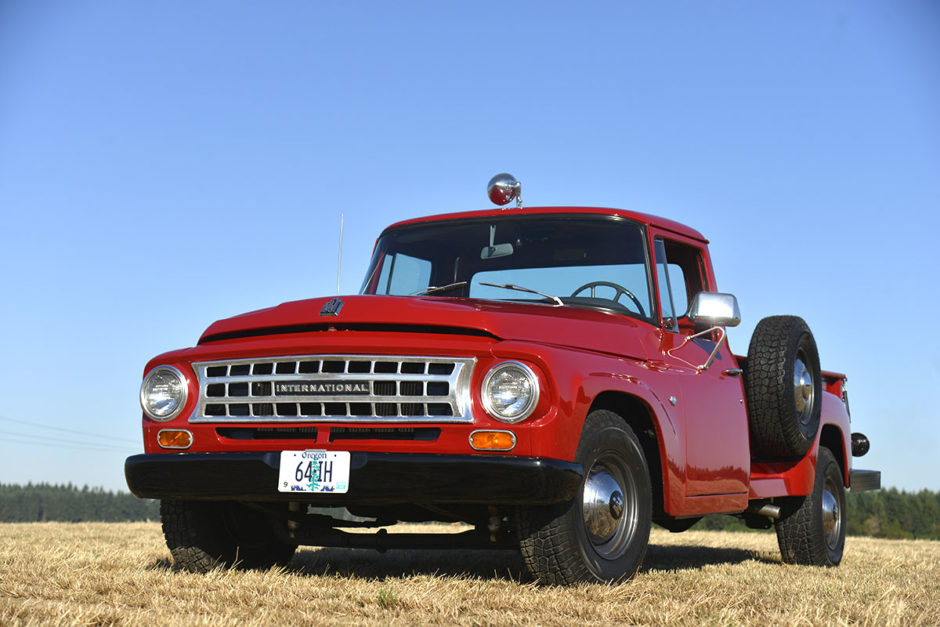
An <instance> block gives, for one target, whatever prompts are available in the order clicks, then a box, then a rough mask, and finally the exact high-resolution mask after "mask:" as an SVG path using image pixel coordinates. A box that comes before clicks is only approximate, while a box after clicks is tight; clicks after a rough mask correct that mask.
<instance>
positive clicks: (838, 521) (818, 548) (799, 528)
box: [774, 446, 845, 566]
mask: <svg viewBox="0 0 940 627" xmlns="http://www.w3.org/2000/svg"><path fill="white" fill-rule="evenodd" d="M774 526H775V527H776V529H777V544H779V545H780V554H781V556H782V557H783V561H784V562H786V563H787V564H803V565H806V566H838V565H839V562H841V561H842V552H843V550H844V549H845V485H844V483H843V481H842V469H841V467H840V466H839V462H837V461H836V458H835V456H834V455H833V454H832V452H831V451H830V450H829V449H828V448H826V447H824V446H820V447H819V455H818V456H817V458H816V479H815V482H814V484H813V491H812V492H811V493H809V494H808V495H806V496H800V497H792V498H791V499H789V500H787V501H786V502H784V507H783V516H782V517H781V518H780V520H778V521H777V522H776V524H775V525H774Z"/></svg>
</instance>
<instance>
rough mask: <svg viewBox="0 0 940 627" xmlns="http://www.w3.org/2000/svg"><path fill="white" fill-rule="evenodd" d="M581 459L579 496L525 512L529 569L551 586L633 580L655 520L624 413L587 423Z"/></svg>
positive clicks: (595, 415) (596, 416)
mask: <svg viewBox="0 0 940 627" xmlns="http://www.w3.org/2000/svg"><path fill="white" fill-rule="evenodd" d="M576 460H577V461H578V462H580V463H581V466H582V468H583V469H584V479H583V480H582V484H581V488H580V489H579V490H578V494H577V496H576V497H575V498H574V499H572V500H571V501H569V502H568V503H562V504H558V505H553V506H547V507H532V508H525V509H523V510H522V511H520V515H519V522H520V524H519V530H520V545H521V549H522V556H523V559H524V561H525V563H526V566H527V568H528V569H529V572H530V573H531V574H532V575H533V577H535V578H537V579H538V580H539V581H541V582H542V583H548V584H571V583H576V582H580V581H592V582H604V583H608V582H614V581H618V580H621V579H625V578H629V577H632V576H633V575H634V574H635V573H636V571H637V570H639V568H640V565H641V564H642V563H643V558H644V556H645V555H646V548H647V545H648V544H649V534H650V520H651V516H652V505H651V488H650V477H649V469H648V468H647V466H646V457H645V456H644V454H643V449H642V447H641V446H640V443H639V440H638V439H637V437H636V435H635V434H634V433H633V430H632V429H631V428H630V426H629V425H628V424H627V423H626V422H624V420H623V419H622V418H620V416H618V415H617V414H615V413H613V412H610V411H607V410H598V411H594V412H591V413H590V414H589V415H588V417H587V419H586V420H585V422H584V428H583V430H582V432H581V439H580V441H579V443H578V450H577V454H576Z"/></svg>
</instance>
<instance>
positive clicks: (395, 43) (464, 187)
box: [0, 0, 940, 490]
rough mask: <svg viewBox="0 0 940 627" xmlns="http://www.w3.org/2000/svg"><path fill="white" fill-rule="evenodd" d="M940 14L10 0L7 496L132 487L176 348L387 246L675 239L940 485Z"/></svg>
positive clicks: (799, 5)
mask: <svg viewBox="0 0 940 627" xmlns="http://www.w3.org/2000/svg"><path fill="white" fill-rule="evenodd" d="M938 59H940V5H938V4H937V3H936V2H932V1H930V0H910V1H906V2H894V3H887V2H874V1H865V0H862V1H857V0H853V1H833V2H827V3H817V2H787V3H783V2H779V3H770V2H762V3H754V2H709V3H699V2H672V3H633V2H611V3H603V2H600V3H579V4H578V5H575V3H548V2H532V3H505V2H500V3H483V2H475V3H462V4H458V3H430V2H429V3H411V2H404V3H386V2H359V3H337V2H330V3H327V2H313V1H305V2H301V1H295V2H231V1H228V2H218V1H216V2H209V1H207V2H198V3H193V2H165V3H128V2H117V1H107V0H102V1H97V2H80V1H79V2H53V1H46V0H29V1H26V0H22V1H14V0H0V216H2V221H0V281H2V288H3V290H2V292H3V301H2V303H3V305H2V307H0V328H2V332H0V356H2V357H3V359H2V360H0V482H4V483H14V482H18V483H25V482H27V481H49V482H57V483H64V482H68V481H71V482H73V483H76V484H79V485H82V484H89V485H94V486H103V487H105V488H107V489H124V488H125V486H124V480H123V460H124V458H125V457H126V456H127V455H130V454H133V453H135V452H139V451H140V450H141V449H142V446H141V443H140V408H139V405H138V401H137V392H138V387H139V383H140V377H141V374H142V369H143V366H144V364H145V362H146V361H147V360H148V359H149V358H150V357H152V356H154V355H156V354H158V353H161V352H164V351H166V350H170V349H173V348H179V347H183V346H191V345H192V344H194V343H195V341H196V339H197V338H198V336H199V334H200V333H201V331H202V330H203V329H204V328H205V327H206V326H207V325H208V324H209V323H211V322H212V321H213V320H215V319H218V318H221V317H226V316H230V315H234V314H237V313H241V312H244V311H248V310H252V309H258V308H262V307H266V306H270V305H272V304H276V303H279V302H283V301H287V300H295V299H299V298H305V297H309V296H318V295H329V294H333V293H334V292H335V291H336V265H337V256H338V250H337V243H338V231H339V222H340V213H341V212H342V213H344V214H345V239H344V246H343V267H342V280H341V289H342V291H343V292H344V293H353V292H355V291H357V290H358V288H359V285H360V282H361V279H362V276H363V275H364V273H365V269H366V265H367V264H368V261H369V255H370V252H371V249H372V246H373V243H374V241H375V238H376V236H377V235H378V233H379V231H380V230H381V229H382V227H383V226H385V225H386V224H388V223H390V222H393V221H396V220H400V219H405V218H409V217H415V216H419V215H427V214H432V213H439V212H444V211H461V210H470V209H480V208H485V207H487V206H488V205H489V203H488V201H487V200H486V198H485V193H484V192H485V184H486V181H487V180H488V179H489V177H490V176H491V175H493V174H495V173H496V172H500V171H509V172H512V173H513V174H515V175H516V176H517V177H518V178H519V179H520V180H521V181H522V183H523V192H524V193H523V197H524V200H525V202H526V205H528V206H536V205H600V206H615V207H624V208H628V209H635V210H639V211H645V212H648V213H654V214H658V215H663V216H667V217H670V218H672V219H675V220H678V221H680V222H684V223H686V224H689V225H691V226H693V227H694V228H697V229H699V230H700V231H702V232H703V233H705V235H706V236H707V237H708V238H709V239H710V240H711V242H712V254H713V261H714V264H715V269H716V273H717V275H718V281H719V287H720V288H721V289H722V290H724V291H730V292H733V293H735V294H736V295H737V297H738V299H739V302H740V304H741V311H742V314H743V317H744V322H743V323H742V324H741V326H740V327H738V328H736V329H734V330H732V332H731V335H730V337H731V343H732V347H733V348H734V350H735V351H736V352H738V353H744V352H746V350H747V342H748V340H749V338H750V334H751V331H752V330H753V328H754V326H755V325H756V324H757V321H758V320H759V319H760V318H762V317H764V316H768V315H774V314H782V313H792V314H798V315H801V316H803V317H804V318H805V319H806V320H807V321H808V322H809V324H810V326H811V328H812V329H813V331H814V333H815V335H816V338H817V343H818V345H819V350H820V354H821V358H822V362H823V367H824V368H828V369H833V370H839V371H844V372H847V373H848V375H849V385H850V394H851V402H852V409H853V429H855V430H859V431H863V432H865V433H867V434H868V435H869V436H870V438H871V440H872V451H871V453H869V455H868V456H867V457H865V458H862V459H860V460H857V461H856V464H857V466H859V467H866V468H878V469H881V470H882V471H883V481H884V483H885V484H886V485H889V486H897V487H900V488H904V489H907V490H917V489H921V488H930V489H933V490H938V489H940V479H938V477H940V462H938V456H937V450H938V448H940V427H938V418H940V411H938V409H937V403H938V399H937V394H938V391H940V340H938V339H937V338H938V334H937V333H935V332H932V331H931V328H932V327H931V326H930V324H931V323H930V320H931V319H932V317H933V315H935V314H936V313H937V312H938V311H940V296H938V293H937V292H938V290H937V287H938V277H937V274H938V271H940V263H938V261H937V258H936V257H935V256H934V255H935V253H936V252H937V250H936V249H937V244H936V242H937V235H936V234H937V231H938V226H940V219H938V217H937V211H938V209H940V63H938Z"/></svg>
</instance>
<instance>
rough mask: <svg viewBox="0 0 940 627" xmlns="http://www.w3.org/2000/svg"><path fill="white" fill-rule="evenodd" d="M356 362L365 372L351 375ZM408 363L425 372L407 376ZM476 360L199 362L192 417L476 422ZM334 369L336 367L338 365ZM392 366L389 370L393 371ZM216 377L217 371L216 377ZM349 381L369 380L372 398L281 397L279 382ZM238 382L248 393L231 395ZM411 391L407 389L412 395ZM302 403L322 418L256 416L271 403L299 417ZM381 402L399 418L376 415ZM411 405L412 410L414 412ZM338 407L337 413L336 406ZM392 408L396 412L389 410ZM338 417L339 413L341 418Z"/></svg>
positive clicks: (330, 358)
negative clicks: (437, 368)
mask: <svg viewBox="0 0 940 627" xmlns="http://www.w3.org/2000/svg"><path fill="white" fill-rule="evenodd" d="M310 362H317V365H316V367H315V372H309V373H302V372H300V370H301V369H302V368H301V366H300V364H301V363H310ZM324 362H333V364H336V363H337V362H342V368H341V371H337V372H323V371H322V370H323V363H324ZM377 363H383V364H392V363H393V364H395V368H394V369H395V372H388V373H386V372H376V364H377ZM257 364H265V365H268V364H270V365H271V368H272V370H271V373H270V374H250V372H251V371H253V370H254V368H255V366H256V365H257ZM281 364H291V365H288V366H283V367H282V368H283V370H285V371H290V372H284V373H281V374H278V372H277V371H278V367H279V365H281ZM350 364H362V365H360V366H357V367H355V368H354V370H358V369H363V370H365V371H364V372H355V371H354V372H350ZM404 364H422V365H423V368H422V370H423V373H421V374H413V373H403V372H401V371H402V368H403V365H404ZM432 364H438V365H445V366H452V367H453V369H452V370H451V372H450V374H434V373H430V372H429V368H430V366H431V365H432ZM475 365H476V358H472V357H470V358H467V357H448V356H414V355H408V356H402V355H352V354H349V355H285V356H278V357H258V358H253V359H231V360H219V361H207V362H196V363H193V364H192V367H193V370H194V371H195V373H196V378H197V381H198V385H199V402H198V403H197V405H196V410H195V411H194V412H193V414H192V415H191V416H190V418H189V422H191V423H259V422H266V423H318V422H338V423H383V424H384V423H406V422H407V423H472V422H473V421H474V419H473V414H472V407H471V395H470V381H471V379H472V375H473V369H474V367H475ZM238 366H248V367H249V374H237V375H231V376H230V375H229V374H228V373H229V372H231V369H232V367H238ZM220 367H224V368H225V371H226V374H225V375H224V376H211V377H210V376H209V370H210V369H211V368H220ZM333 367H336V366H335V365H334V366H333ZM387 367H388V366H386V368H387ZM214 374H215V373H214ZM343 381H356V382H368V383H369V387H370V390H372V392H370V393H369V394H322V395H318V394H291V395H275V394H274V389H273V383H274V382H278V383H290V382H298V383H317V382H321V383H326V382H329V383H341V382H343ZM264 383H268V384H269V385H270V386H271V387H270V389H269V390H265V391H264V392H261V393H258V394H257V395H255V394H256V392H257V390H256V389H255V387H256V385H257V384H264ZM376 383H386V384H388V383H392V384H394V386H395V387H394V391H395V393H394V394H375V393H374V390H375V384H376ZM405 383H418V384H420V388H421V390H422V392H421V393H420V394H407V393H403V391H402V384H405ZM433 383H446V384H447V394H446V395H441V396H429V395H427V393H426V392H427V384H433ZM232 384H246V385H247V391H246V393H245V394H244V395H238V396H231V395H230V389H229V387H228V386H230V385H232ZM210 385H223V386H225V388H224V389H225V394H224V395H222V396H219V395H214V396H211V397H210V396H209V395H208V392H209V386H210ZM408 391H410V390H405V392H408ZM301 403H310V404H316V405H321V407H320V414H319V415H276V411H275V412H273V414H272V415H255V414H254V413H253V410H252V407H251V406H252V405H259V404H267V405H272V406H275V407H276V405H278V404H295V405H296V406H297V407H296V410H297V412H298V413H299V411H300V407H299V405H300V404H301ZM326 404H332V405H337V406H339V405H341V406H343V410H344V411H343V413H338V412H333V413H330V414H327V413H326V412H325V411H324V410H325V409H326V408H324V407H322V405H326ZM363 404H369V405H371V407H370V409H371V410H372V413H371V414H370V415H353V408H352V407H351V405H363ZM376 404H384V405H386V406H391V405H394V406H395V407H394V409H395V411H396V415H393V416H380V415H378V414H377V413H376V411H375V409H376V408H375V405H376ZM208 405H224V406H225V410H226V415H223V416H216V415H209V414H207V413H206V407H207V406H208ZM231 405H247V406H248V410H249V411H248V415H234V416H233V415H228V414H230V410H229V406H231ZM408 405H410V406H415V407H416V406H418V405H420V406H421V413H420V415H403V414H402V408H403V406H408ZM428 405H447V406H449V407H450V411H451V414H452V415H450V416H440V415H430V414H429V413H428ZM415 407H409V408H408V409H414V408H415ZM334 409H336V408H335V407H334ZM387 409H391V408H390V407H387ZM337 414H338V415H337Z"/></svg>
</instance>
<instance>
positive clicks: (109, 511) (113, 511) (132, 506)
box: [0, 483, 160, 522]
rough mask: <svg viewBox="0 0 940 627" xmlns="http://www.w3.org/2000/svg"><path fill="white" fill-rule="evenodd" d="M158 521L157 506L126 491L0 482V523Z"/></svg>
mask: <svg viewBox="0 0 940 627" xmlns="http://www.w3.org/2000/svg"><path fill="white" fill-rule="evenodd" d="M139 520H160V503H159V501H155V500H152V499H139V498H137V497H136V496H134V495H133V494H130V493H129V492H111V491H105V490H104V489H102V488H89V487H88V486H87V485H86V486H84V487H81V488H79V487H78V486H75V485H72V484H71V483H68V484H66V485H50V484H48V483H35V484H34V483H29V484H27V485H25V486H23V485H15V484H3V483H0V522H52V521H57V522H89V521H100V522H125V521H139Z"/></svg>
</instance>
